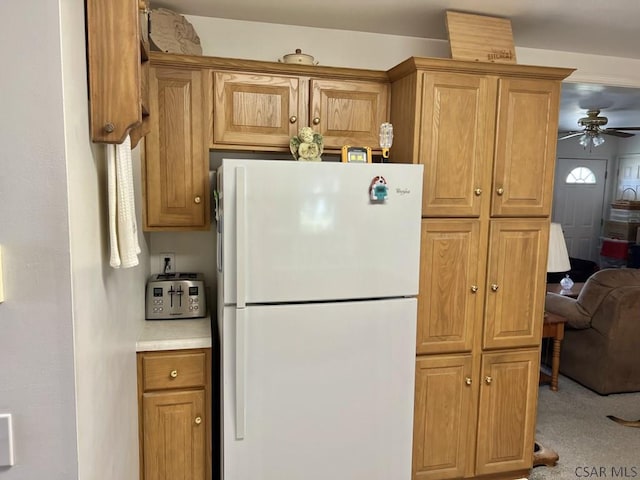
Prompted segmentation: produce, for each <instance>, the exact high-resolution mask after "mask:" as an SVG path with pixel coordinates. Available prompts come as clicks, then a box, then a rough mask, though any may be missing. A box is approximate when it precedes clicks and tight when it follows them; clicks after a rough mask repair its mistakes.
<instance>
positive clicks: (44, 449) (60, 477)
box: [0, 0, 77, 480]
mask: <svg viewBox="0 0 640 480" xmlns="http://www.w3.org/2000/svg"><path fill="white" fill-rule="evenodd" d="M34 12H38V14H37V15H34ZM0 18H4V19H11V21H5V22H3V23H4V25H3V28H2V29H0V52H1V54H0V57H1V58H2V61H3V65H4V69H3V73H2V75H0V91H1V92H2V94H1V95H0V112H2V114H1V115H0V145H1V146H0V149H1V152H2V153H1V154H0V165H1V167H2V169H1V171H2V173H1V175H0V198H1V201H0V244H2V245H3V247H4V251H3V260H4V284H5V301H4V303H1V304H0V364H1V365H2V368H0V413H11V414H13V422H14V435H15V456H16V462H17V465H16V466H15V467H12V468H2V467H0V477H2V478H3V480H4V479H7V480H13V479H25V480H27V479H29V480H30V479H37V478H48V479H52V480H53V479H55V480H70V479H74V478H76V476H77V473H76V471H77V454H76V445H77V442H76V418H75V401H76V398H75V384H74V355H73V324H72V321H71V320H72V312H73V305H72V292H71V265H70V252H69V217H68V211H67V181H66V164H65V145H64V124H63V121H62V120H63V118H62V114H63V105H62V71H61V52H60V31H59V12H58V5H57V2H51V1H46V0H36V1H34V2H22V1H20V0H9V1H7V0H3V1H2V2H0Z"/></svg>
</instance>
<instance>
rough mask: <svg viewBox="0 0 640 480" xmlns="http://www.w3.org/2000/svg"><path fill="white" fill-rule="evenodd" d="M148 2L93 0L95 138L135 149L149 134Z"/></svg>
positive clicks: (90, 42)
mask: <svg viewBox="0 0 640 480" xmlns="http://www.w3.org/2000/svg"><path fill="white" fill-rule="evenodd" d="M147 12H148V2H147V0H112V1H109V2H104V1H101V0H87V2H86V24H87V25H86V26H87V29H86V30H87V66H88V74H89V121H90V131H91V140H92V141H93V142H99V143H122V142H123V141H124V139H125V138H126V136H127V135H128V134H131V143H132V146H135V144H137V143H138V140H139V139H140V138H141V137H142V136H144V135H145V134H146V133H147V132H148V128H149V126H148V124H147V121H148V120H147V116H148V113H149V108H148V107H149V105H148V103H146V102H147V100H148V91H147V88H148V86H147V83H146V79H147V76H148V69H149V65H148V53H149V50H148V49H149V41H148V37H147V34H148V32H147V30H146V29H145V28H143V27H144V19H146V15H147Z"/></svg>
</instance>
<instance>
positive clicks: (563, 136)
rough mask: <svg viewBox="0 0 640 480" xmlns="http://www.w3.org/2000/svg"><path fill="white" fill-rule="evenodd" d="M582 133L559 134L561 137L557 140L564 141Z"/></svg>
mask: <svg viewBox="0 0 640 480" xmlns="http://www.w3.org/2000/svg"><path fill="white" fill-rule="evenodd" d="M583 133H584V132H559V134H560V135H561V136H560V137H558V140H566V139H567V138H573V137H577V136H578V135H582V134H583Z"/></svg>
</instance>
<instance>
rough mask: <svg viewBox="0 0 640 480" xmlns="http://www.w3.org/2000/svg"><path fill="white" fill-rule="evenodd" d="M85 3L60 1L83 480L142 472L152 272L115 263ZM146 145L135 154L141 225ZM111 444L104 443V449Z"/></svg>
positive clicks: (143, 265) (144, 257)
mask: <svg viewBox="0 0 640 480" xmlns="http://www.w3.org/2000/svg"><path fill="white" fill-rule="evenodd" d="M83 4H84V2H83V0H61V7H62V60H63V66H64V68H63V88H64V115H65V118H64V121H65V141H66V153H67V176H68V195H69V200H68V201H69V216H70V245H71V270H72V298H73V318H74V321H73V325H74V338H75V368H76V392H77V412H76V414H77V422H78V432H77V436H78V478H79V479H82V480H84V479H87V480H88V479H105V480H108V479H123V480H124V479H127V480H128V479H136V478H138V475H139V462H138V459H139V454H138V408H137V405H138V403H137V379H136V376H137V371H136V357H135V341H136V338H137V336H138V333H139V332H140V330H141V327H142V325H143V323H144V292H145V282H146V277H147V275H148V272H149V262H148V253H147V246H146V241H145V238H144V237H142V236H141V237H140V238H139V241H140V246H141V249H142V250H143V252H142V254H141V255H140V265H139V266H137V267H134V268H129V269H118V270H116V269H113V268H111V267H110V266H109V261H108V259H109V242H108V229H107V225H108V222H107V201H106V200H107V195H106V193H107V189H106V158H105V146H104V145H94V144H91V143H90V141H89V130H88V127H89V122H88V104H87V88H86V81H85V79H86V61H85V49H84V45H85V39H84V8H83ZM139 150H140V148H136V149H135V151H134V154H133V160H134V172H135V175H134V176H135V179H134V185H135V186H136V187H135V192H136V206H137V209H136V210H137V217H138V223H140V224H141V215H140V212H141V208H140V207H141V205H142V202H141V185H140V155H139ZM105 447H106V448H105Z"/></svg>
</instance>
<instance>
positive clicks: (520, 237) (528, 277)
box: [388, 58, 572, 480]
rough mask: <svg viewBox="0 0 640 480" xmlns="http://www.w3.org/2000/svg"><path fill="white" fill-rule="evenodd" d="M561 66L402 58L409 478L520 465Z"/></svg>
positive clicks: (394, 108)
mask: <svg viewBox="0 0 640 480" xmlns="http://www.w3.org/2000/svg"><path fill="white" fill-rule="evenodd" d="M571 72H572V70H571V69H562V68H546V67H533V66H522V65H513V64H509V65H507V64H496V63H481V62H463V61H456V60H448V59H426V58H410V59H408V60H406V61H405V62H403V63H401V64H400V65H398V66H396V67H394V68H393V69H391V70H390V71H389V72H388V73H389V76H390V80H391V82H392V85H391V98H392V101H391V123H392V124H393V125H394V135H395V138H394V145H393V148H392V151H391V161H394V162H405V163H422V164H424V167H425V168H424V188H423V203H422V217H423V219H422V248H421V259H420V261H421V266H420V271H421V273H420V293H419V298H418V332H417V345H416V352H417V357H416V392H415V418H414V452H413V477H414V479H416V480H417V479H420V480H443V479H449V478H475V477H486V478H496V479H515V478H521V477H523V476H526V474H527V471H528V470H529V469H530V468H531V466H532V452H533V443H534V434H535V420H536V407H537V405H536V404H537V392H538V387H537V385H538V369H539V349H540V342H541V330H542V321H543V315H544V312H543V309H544V294H545V276H546V259H547V243H548V231H549V215H550V212H551V199H552V189H553V173H554V166H555V149H556V132H557V122H558V108H559V96H560V83H561V81H562V79H564V78H566V77H567V76H568V75H569V74H570V73H571Z"/></svg>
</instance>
